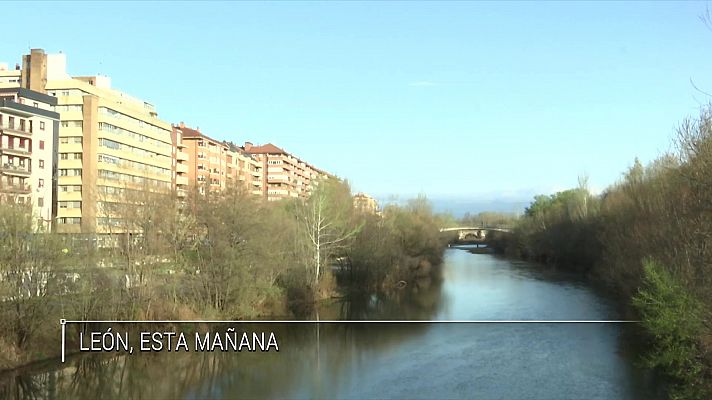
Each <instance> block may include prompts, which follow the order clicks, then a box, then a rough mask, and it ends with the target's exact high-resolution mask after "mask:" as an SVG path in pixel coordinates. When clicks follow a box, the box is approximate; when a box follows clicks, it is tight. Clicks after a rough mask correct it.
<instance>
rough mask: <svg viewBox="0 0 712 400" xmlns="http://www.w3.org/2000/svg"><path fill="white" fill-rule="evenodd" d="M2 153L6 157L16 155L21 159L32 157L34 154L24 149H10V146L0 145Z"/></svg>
mask: <svg viewBox="0 0 712 400" xmlns="http://www.w3.org/2000/svg"><path fill="white" fill-rule="evenodd" d="M0 153H1V154H6V155H14V156H20V157H30V156H31V155H32V153H31V152H30V151H28V149H27V148H24V147H10V146H8V145H3V144H0Z"/></svg>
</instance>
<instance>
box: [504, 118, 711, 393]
mask: <svg viewBox="0 0 712 400" xmlns="http://www.w3.org/2000/svg"><path fill="white" fill-rule="evenodd" d="M691 126H692V125H691ZM705 132H706V133H704V137H700V138H698V139H699V141H697V142H695V143H690V146H692V147H691V148H698V149H699V150H700V152H699V153H696V154H695V155H694V156H693V155H689V156H688V157H687V158H685V159H684V161H683V162H682V163H679V164H677V163H673V162H671V161H672V160H671V159H669V158H666V159H662V160H658V161H656V162H655V163H652V164H651V165H650V166H648V167H647V168H645V167H643V166H642V165H641V164H640V163H638V162H637V161H636V164H635V165H634V166H633V167H631V169H630V170H629V171H628V172H627V173H626V174H625V175H624V179H623V180H622V181H621V182H619V183H618V184H616V185H614V186H612V187H610V188H609V189H607V191H606V192H605V193H604V194H603V195H601V196H593V195H591V194H590V193H589V192H588V191H587V190H586V189H585V187H580V188H577V189H571V190H567V191H563V192H559V193H557V194H554V195H551V196H537V197H535V201H534V202H532V204H531V205H530V206H529V207H528V208H527V210H526V212H525V215H524V216H523V217H522V218H520V220H519V221H518V222H517V226H516V227H515V229H514V231H513V233H512V234H510V235H502V234H499V235H495V237H493V238H492V239H493V242H494V245H495V247H496V248H497V250H498V251H499V252H502V253H504V254H507V255H509V256H512V257H516V258H521V259H526V260H533V261H536V262H539V263H541V264H543V265H548V266H553V267H555V268H560V269H563V270H567V271H572V272H576V273H579V274H581V275H583V276H585V277H586V278H587V279H588V280H589V281H590V282H593V283H595V284H596V285H598V286H600V287H602V288H603V289H604V290H606V291H607V292H608V296H609V297H610V298H613V299H616V300H617V301H618V303H619V304H620V308H621V311H622V316H623V318H625V319H633V320H640V321H641V322H640V325H639V326H640V329H639V331H638V332H637V334H638V335H639V337H640V341H641V343H643V344H644V346H645V347H647V348H648V351H647V352H646V353H645V354H644V357H643V358H642V361H643V362H644V363H645V364H646V365H647V366H648V367H649V368H651V369H653V370H655V371H657V372H658V373H660V374H662V375H664V376H665V377H666V379H667V381H668V382H670V397H671V398H676V399H694V400H697V399H699V400H706V399H708V398H710V397H712V339H711V338H712V322H710V321H712V318H711V317H712V296H711V293H712V291H710V287H712V270H710V268H709V266H710V265H712V252H710V247H709V246H708V242H709V239H708V238H709V237H712V220H711V219H710V214H709V213H708V212H706V211H705V209H704V208H701V204H703V203H705V202H707V201H708V199H709V198H710V197H709V196H710V192H707V191H706V189H705V187H707V186H705V185H707V184H709V183H710V180H709V179H710V178H711V177H712V174H710V173H709V169H707V168H706V167H703V165H708V164H706V163H707V161H706V160H709V159H712V153H709V152H706V150H705V151H702V150H703V149H701V148H700V146H703V145H704V143H710V141H711V140H712V138H710V137H709V132H708V131H705ZM688 134H690V133H689V132H688ZM682 140H691V139H690V137H687V138H686V137H685V136H684V135H683V136H682ZM705 146H706V145H705ZM708 148H710V147H709V146H708V147H705V149H708ZM693 176H694V180H691V177H693ZM710 187H712V186H710Z"/></svg>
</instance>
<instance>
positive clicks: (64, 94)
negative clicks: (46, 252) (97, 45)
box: [21, 49, 173, 233]
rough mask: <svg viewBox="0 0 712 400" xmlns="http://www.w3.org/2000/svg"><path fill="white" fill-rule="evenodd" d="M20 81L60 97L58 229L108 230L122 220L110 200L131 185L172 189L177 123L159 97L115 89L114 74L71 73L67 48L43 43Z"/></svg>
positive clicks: (117, 198) (25, 59)
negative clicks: (154, 100)
mask: <svg viewBox="0 0 712 400" xmlns="http://www.w3.org/2000/svg"><path fill="white" fill-rule="evenodd" d="M21 85H22V87H25V88H28V89H32V90H35V91H40V92H43V93H47V94H49V95H50V96H53V97H56V99H57V106H56V111H58V112H59V114H60V118H61V123H60V128H59V146H58V153H59V163H58V175H59V177H58V182H57V185H58V199H57V204H58V211H57V231H58V232H66V233H80V232H81V233H107V232H109V231H111V227H114V226H120V225H121V221H120V219H121V216H120V215H114V214H112V212H110V211H108V210H110V209H112V207H110V205H111V204H112V203H120V202H122V201H125V200H123V199H125V198H126V195H127V194H129V193H131V191H132V190H166V191H168V190H171V188H172V187H173V186H172V184H173V177H172V171H173V161H172V160H173V150H172V149H173V140H172V131H171V125H170V124H169V123H167V122H164V121H161V120H160V119H158V114H157V112H156V110H155V108H154V106H153V105H151V104H150V103H147V102H145V101H142V100H139V99H136V98H134V97H131V96H129V95H127V94H125V93H123V92H120V91H118V90H115V89H112V88H111V81H110V79H109V78H108V77H105V76H84V77H71V76H70V75H68V74H67V73H66V56H65V55H64V54H45V53H44V51H43V50H41V49H33V50H31V53H30V54H29V55H26V56H24V57H23V65H22V74H21ZM113 231H114V232H115V231H116V230H113Z"/></svg>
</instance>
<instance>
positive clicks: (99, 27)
mask: <svg viewBox="0 0 712 400" xmlns="http://www.w3.org/2000/svg"><path fill="white" fill-rule="evenodd" d="M80 4H81V5H82V7H81V9H77V8H76V7H73V6H72V5H71V4H66V3H65V4H59V5H52V4H47V5H46V7H38V14H39V16H38V18H40V19H42V18H43V16H44V17H46V20H48V21H51V20H56V15H57V14H58V12H61V11H62V10H64V11H67V10H72V11H76V12H75V13H74V14H72V15H64V16H63V17H62V24H61V26H60V27H59V29H58V28H57V24H48V25H47V26H45V25H43V24H39V25H38V26H37V29H32V30H27V36H28V38H29V43H27V45H28V47H32V48H43V49H45V50H46V51H47V52H49V53H56V52H59V51H62V52H64V53H65V54H67V58H68V71H69V73H70V74H72V75H88V74H95V73H97V72H98V73H101V74H103V75H107V76H110V77H111V78H112V85H113V86H114V87H115V88H117V89H119V90H122V91H125V92H127V93H130V94H132V95H134V96H137V97H139V98H142V99H144V100H146V101H149V102H151V103H153V104H155V105H156V107H157V110H158V113H159V117H160V118H161V119H163V120H165V121H167V122H171V123H178V122H180V121H184V122H185V123H186V124H188V125H191V126H195V127H200V129H201V131H202V132H204V133H205V134H207V135H209V136H211V137H214V138H216V139H221V140H232V141H234V142H236V143H244V142H245V141H252V142H253V143H255V144H265V143H268V142H272V143H274V144H276V145H277V146H279V147H282V148H284V149H285V150H287V151H289V152H291V153H294V154H296V155H298V156H299V157H300V158H303V159H305V160H308V161H309V162H310V163H312V164H314V165H315V166H317V167H319V168H322V169H324V170H327V171H329V172H331V173H334V174H336V175H338V176H340V177H343V178H346V179H348V180H349V181H350V182H351V183H352V187H353V190H354V191H364V192H367V193H369V194H372V195H374V196H376V197H378V198H380V199H384V198H387V197H390V196H392V195H398V197H408V196H412V195H414V194H417V193H425V194H427V195H428V196H429V197H431V198H435V199H437V198H451V199H453V198H469V199H471V200H472V201H480V202H487V201H492V200H495V199H497V198H508V199H511V201H513V202H521V201H526V200H529V199H530V198H531V196H532V195H534V194H537V193H547V192H548V193H550V192H553V191H556V190H563V189H566V188H569V187H573V186H575V185H576V180H577V177H578V175H580V174H584V173H587V174H589V176H590V178H591V185H592V188H593V189H594V191H600V190H601V189H603V188H605V187H606V186H608V185H610V184H612V183H614V181H615V180H616V179H617V178H618V177H619V176H621V174H622V173H623V172H624V171H625V169H626V168H627V167H628V166H630V165H631V164H632V163H633V160H634V158H635V157H636V156H637V157H639V158H640V159H641V161H643V162H644V163H647V162H649V161H651V160H653V159H654V158H655V157H656V156H658V155H659V154H660V153H661V152H662V151H664V150H666V149H667V148H668V146H669V143H670V139H671V137H672V135H673V133H674V128H675V126H676V125H677V124H678V123H679V122H680V121H681V120H682V119H683V118H685V117H687V116H689V115H694V114H696V111H697V109H698V107H699V106H700V105H701V104H702V103H704V102H706V101H707V99H706V97H705V95H704V94H702V93H700V92H699V91H697V90H696V89H695V88H694V87H693V84H692V83H691V81H693V82H694V84H695V85H697V86H698V87H700V88H702V90H705V89H709V88H712V79H711V78H710V77H707V76H705V75H704V73H705V72H706V68H707V65H709V61H712V60H710V58H711V57H710V55H708V54H705V52H704V50H705V49H706V47H705V45H707V46H709V44H710V43H712V32H711V31H710V30H709V29H708V28H707V27H706V26H705V25H704V24H703V23H702V22H701V21H700V20H699V18H698V17H699V16H700V15H701V14H702V13H703V12H704V11H705V5H704V3H701V2H690V3H682V4H679V3H634V4H631V3H616V4H608V3H606V4H602V5H598V4H591V3H576V4H570V3H556V4H550V3H545V4H522V3H516V4H514V3H506V4H503V5H492V4H489V3H477V4H472V3H447V4H444V5H441V4H440V3H438V4H433V3H378V4H374V3H366V4H364V3H338V4H330V3H329V4H325V3H300V4H293V3H289V4H285V3H279V4H275V3H268V4H264V3H260V4H254V3H249V4H245V3H209V5H210V7H204V5H203V4H200V5H198V4H187V3H170V7H166V5H167V4H166V3H164V2H159V3H151V4H149V5H139V4H135V3H120V4H117V3H105V4H101V5H97V4H94V3H88V4H87V3H80ZM14 7H18V10H17V11H18V13H19V10H20V9H19V7H20V6H19V5H18V4H17V3H10V4H9V5H8V6H7V7H6V8H8V11H9V13H10V14H12V11H13V8H14ZM218 8H221V9H218ZM107 9H108V10H107ZM45 14H46V15H45ZM108 15H111V16H112V17H113V18H110V17H107V16H108ZM181 15H183V16H184V15H191V17H192V19H191V20H190V21H185V20H180V18H178V17H179V16H181ZM233 17H237V24H236V25H231V24H230V21H232V20H231V18H233ZM127 18H131V19H130V20H131V21H132V29H131V30H129V31H128V32H127V31H126V29H125V27H124V26H123V25H122V21H126V20H128V19H127ZM301 20H308V21H309V24H306V25H300V24H299V23H298V21H301ZM189 22H190V23H189ZM23 25H24V24H22V22H21V21H19V20H11V21H9V22H8V23H7V26H8V28H9V30H10V31H13V30H16V29H22V26H23ZM365 27H368V28H369V29H368V30H367V29H365ZM604 27H605V28H606V29H602V28H604ZM122 28H124V29H123V30H122ZM512 28H516V29H512ZM184 29H185V30H186V32H180V31H179V30H184ZM120 33H125V35H122V34H120ZM525 35H526V36H525ZM77 38H81V40H77ZM146 38H149V40H146ZM527 38H528V40H527ZM290 39H291V40H292V41H291V42H290ZM529 41H531V43H529ZM584 44H586V45H585V46H584ZM26 51H27V49H26V48H25V44H23V43H10V44H6V45H5V46H4V51H2V52H1V53H0V62H7V63H8V64H9V65H10V66H11V67H12V66H14V64H15V63H17V62H20V55H21V54H24V53H25V52H26ZM221 51H222V53H220V54H217V53H219V52H221ZM129 52H130V53H129ZM190 55H194V56H193V57H191V56H190ZM211 62H212V63H213V64H210V63H211ZM159 72H160V75H159ZM472 157H474V158H475V160H472V161H471V160H470V158H472ZM473 165H474V166H475V167H474V169H473V167H472V166H473ZM532 166H534V167H532ZM473 170H474V172H473Z"/></svg>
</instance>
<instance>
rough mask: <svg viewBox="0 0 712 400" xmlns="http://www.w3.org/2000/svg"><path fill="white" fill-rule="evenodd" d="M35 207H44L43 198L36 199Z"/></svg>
mask: <svg viewBox="0 0 712 400" xmlns="http://www.w3.org/2000/svg"><path fill="white" fill-rule="evenodd" d="M37 207H44V197H38V198H37Z"/></svg>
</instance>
